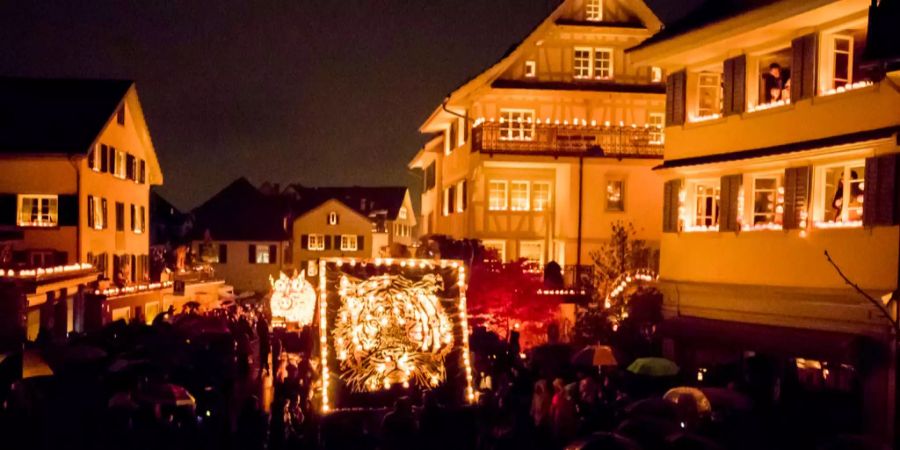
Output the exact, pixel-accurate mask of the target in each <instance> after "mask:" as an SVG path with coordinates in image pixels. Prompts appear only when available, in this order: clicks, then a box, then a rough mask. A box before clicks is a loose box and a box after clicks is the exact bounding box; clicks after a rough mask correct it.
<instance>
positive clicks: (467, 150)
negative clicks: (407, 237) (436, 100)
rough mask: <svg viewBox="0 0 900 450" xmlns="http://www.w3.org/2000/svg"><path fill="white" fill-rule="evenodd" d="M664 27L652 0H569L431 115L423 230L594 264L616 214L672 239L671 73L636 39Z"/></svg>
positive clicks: (643, 234) (424, 160)
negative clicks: (663, 193)
mask: <svg viewBox="0 0 900 450" xmlns="http://www.w3.org/2000/svg"><path fill="white" fill-rule="evenodd" d="M660 27H661V24H660V22H659V20H658V19H657V18H656V16H655V15H654V14H653V13H652V12H651V11H650V9H649V8H648V7H647V6H646V5H645V4H644V3H643V2H641V1H639V0H636V1H632V0H628V1H625V0H603V1H590V2H585V1H577V0H568V1H564V2H561V4H560V5H559V6H558V7H557V8H556V9H555V10H554V11H553V12H552V13H551V14H550V15H549V16H548V17H547V18H546V19H545V20H544V21H542V22H541V23H540V24H539V25H538V26H537V27H536V28H535V29H534V30H533V31H532V32H531V33H530V34H529V35H528V36H527V37H525V38H524V39H523V40H522V41H521V42H519V43H518V44H516V45H515V46H514V47H513V48H512V49H511V50H510V51H509V52H508V53H507V54H506V55H505V56H504V57H503V58H502V59H501V60H500V61H498V62H497V63H496V64H494V65H493V66H491V67H489V68H488V69H486V70H485V71H484V72H482V73H480V74H477V75H475V76H474V77H472V78H471V79H470V80H468V81H466V82H465V83H464V84H463V85H462V86H460V87H458V88H457V89H456V90H454V91H453V92H451V93H450V94H449V95H448V97H447V98H446V100H445V101H444V102H443V103H442V104H440V105H438V106H437V108H435V110H434V111H433V113H432V114H431V115H430V116H429V117H428V118H427V119H426V120H425V122H424V123H423V124H422V125H421V127H420V131H421V132H422V133H425V134H429V135H433V136H434V137H433V138H432V139H431V140H430V141H429V142H428V143H427V144H426V145H425V146H424V147H423V148H422V149H421V150H420V151H419V152H418V154H416V156H415V157H414V158H413V159H412V161H411V162H410V163H409V167H410V168H414V169H420V170H422V171H423V173H424V189H423V194H422V211H421V216H420V232H421V234H423V235H428V234H443V235H449V236H452V237H455V238H477V239H481V240H482V242H483V243H484V244H485V245H486V246H487V247H490V248H493V249H496V250H497V251H498V253H499V254H500V257H501V258H502V259H503V260H507V261H508V260H515V259H518V258H525V259H529V260H532V261H535V262H537V263H540V264H545V263H547V262H549V261H551V260H553V261H557V262H558V263H560V264H561V265H563V266H572V265H587V264H589V263H590V261H591V259H590V256H589V254H590V253H591V252H593V251H597V250H599V249H600V247H601V245H602V243H603V242H605V241H606V240H607V239H608V238H609V234H610V229H611V227H610V225H611V223H613V222H615V221H620V220H621V221H625V222H632V223H634V225H635V228H636V230H637V238H639V239H645V240H647V241H648V243H649V244H650V246H652V247H655V246H657V244H658V240H659V237H660V232H659V230H660V228H661V222H660V215H659V214H658V213H657V211H658V209H659V207H661V197H660V195H659V190H660V189H661V186H662V181H661V178H659V176H658V175H657V174H655V173H653V172H652V170H651V169H652V167H653V166H655V165H657V164H659V163H660V162H661V158H662V142H663V140H664V137H663V131H662V124H663V117H664V111H665V105H664V102H665V96H664V90H665V86H664V78H663V71H662V70H661V69H659V68H655V67H654V68H650V67H647V68H636V67H633V66H631V65H630V64H629V63H628V62H627V59H626V57H625V49H627V48H629V47H632V46H635V45H638V44H640V43H641V42H642V41H643V40H645V39H647V38H649V37H650V36H651V35H652V34H653V33H655V32H656V31H658V30H659V29H660Z"/></svg>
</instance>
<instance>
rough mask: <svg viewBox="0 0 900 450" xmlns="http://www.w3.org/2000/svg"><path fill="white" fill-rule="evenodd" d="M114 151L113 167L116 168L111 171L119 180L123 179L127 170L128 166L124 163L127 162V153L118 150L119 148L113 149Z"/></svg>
mask: <svg viewBox="0 0 900 450" xmlns="http://www.w3.org/2000/svg"><path fill="white" fill-rule="evenodd" d="M115 152H116V156H115V159H116V167H115V169H116V170H115V173H113V176H114V177H116V178H119V179H121V180H124V179H125V175H126V173H127V170H128V168H127V167H126V165H127V164H128V157H127V153H126V152H124V151H122V150H119V149H115Z"/></svg>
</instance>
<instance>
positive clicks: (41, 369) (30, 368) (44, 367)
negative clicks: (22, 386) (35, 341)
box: [22, 350, 53, 378]
mask: <svg viewBox="0 0 900 450" xmlns="http://www.w3.org/2000/svg"><path fill="white" fill-rule="evenodd" d="M47 375H53V369H51V368H50V366H49V365H48V364H47V361H45V360H44V358H43V357H41V355H40V353H38V352H37V351H35V350H25V352H24V353H23V354H22V378H32V377H42V376H47Z"/></svg>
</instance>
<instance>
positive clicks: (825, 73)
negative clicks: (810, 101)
mask: <svg viewBox="0 0 900 450" xmlns="http://www.w3.org/2000/svg"><path fill="white" fill-rule="evenodd" d="M864 24H865V21H862V23H861V24H860V25H856V26H850V27H848V28H841V29H839V30H835V31H834V32H832V33H824V34H822V35H821V37H820V41H819V42H820V45H821V47H822V53H821V57H820V61H819V72H818V73H819V95H832V94H837V93H841V92H844V91H846V90H849V89H857V88H861V87H865V86H868V85H870V84H871V78H872V75H873V73H872V72H871V69H870V68H865V67H862V61H861V60H862V58H861V56H862V54H863V53H864V51H865V48H866V44H867V38H868V36H867V35H868V30H867V29H866V26H865V25H864Z"/></svg>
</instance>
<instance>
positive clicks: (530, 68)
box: [525, 60, 537, 78]
mask: <svg viewBox="0 0 900 450" xmlns="http://www.w3.org/2000/svg"><path fill="white" fill-rule="evenodd" d="M535 76H537V63H536V62H535V61H532V60H528V61H525V77H526V78H534V77H535Z"/></svg>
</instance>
